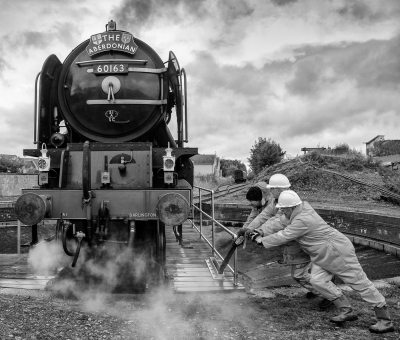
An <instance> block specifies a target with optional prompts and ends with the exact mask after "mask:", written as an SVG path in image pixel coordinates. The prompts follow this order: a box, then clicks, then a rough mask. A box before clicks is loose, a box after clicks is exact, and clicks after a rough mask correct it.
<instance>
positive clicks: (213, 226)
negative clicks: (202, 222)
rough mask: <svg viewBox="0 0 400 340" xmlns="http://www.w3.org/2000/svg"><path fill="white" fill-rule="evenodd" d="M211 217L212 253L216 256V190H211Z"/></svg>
mask: <svg viewBox="0 0 400 340" xmlns="http://www.w3.org/2000/svg"><path fill="white" fill-rule="evenodd" d="M211 218H212V227H211V231H212V254H213V256H215V222H214V221H215V215H214V190H211Z"/></svg>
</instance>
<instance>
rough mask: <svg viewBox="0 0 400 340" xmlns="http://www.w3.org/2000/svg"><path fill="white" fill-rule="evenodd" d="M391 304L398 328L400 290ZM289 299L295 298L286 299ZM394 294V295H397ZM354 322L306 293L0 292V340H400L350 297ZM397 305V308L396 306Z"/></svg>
mask: <svg viewBox="0 0 400 340" xmlns="http://www.w3.org/2000/svg"><path fill="white" fill-rule="evenodd" d="M381 291H382V292H383V293H384V294H385V295H386V296H388V297H390V298H389V299H388V302H390V305H391V312H392V316H393V317H394V320H395V322H396V323H397V324H399V321H400V310H399V309H398V308H399V306H398V303H397V301H398V297H399V296H398V294H399V292H398V291H399V290H398V287H395V288H392V289H390V288H389V289H384V290H381ZM291 292H292V293H293V294H291ZM396 294H397V295H396ZM348 296H349V299H350V300H351V302H352V304H353V305H354V306H355V308H357V311H358V314H359V320H358V321H355V322H351V323H346V324H344V325H342V326H336V325H335V324H332V323H330V322H329V321H328V318H329V317H331V316H332V315H334V314H335V310H334V309H331V310H328V311H326V312H321V311H319V310H318V308H317V303H318V299H311V300H309V299H306V298H305V297H304V290H302V289H299V288H279V289H275V290H268V291H265V294H264V295H263V294H258V295H246V294H244V293H229V294H226V293H225V294H220V293H218V294H185V295H178V294H173V293H172V292H171V290H168V289H165V290H160V291H157V292H155V291H153V292H148V293H147V294H144V295H136V296H129V297H127V296H112V297H110V296H100V295H93V296H87V297H86V298H85V299H82V300H81V301H71V300H63V299H60V298H56V297H53V296H51V295H50V294H45V293H42V294H41V296H37V294H36V293H35V292H32V291H30V292H28V293H27V292H26V291H25V292H24V293H16V292H15V290H14V291H12V292H11V291H8V292H7V290H6V289H3V290H1V291H0V321H1V323H0V338H1V339H19V340H22V339H37V340H47V339H60V340H61V339H71V340H78V339H81V340H84V339H96V340H97V339H138V340H142V339H143V340H151V339H153V340H175V339H184V340H208V339H235V340H236V339H241V340H243V339H246V340H247V339H248V340H256V339H257V340H258V339H259V340H261V339H296V340H298V339H301V340H306V339H307V340H310V339H312V340H325V339H328V340H338V339H343V340H344V339H356V340H365V339H386V340H389V339H390V340H391V339H393V340H394V339H399V332H398V330H396V332H395V333H387V334H384V335H374V334H371V333H370V332H369V331H368V326H369V324H370V322H371V321H372V320H373V312H372V311H371V310H369V309H367V308H366V306H365V303H364V302H361V301H360V299H359V298H358V296H356V295H354V294H353V293H348ZM396 303H397V305H396Z"/></svg>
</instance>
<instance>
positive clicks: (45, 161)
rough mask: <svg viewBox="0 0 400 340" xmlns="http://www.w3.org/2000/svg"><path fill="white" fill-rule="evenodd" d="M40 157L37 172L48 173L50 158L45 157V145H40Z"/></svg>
mask: <svg viewBox="0 0 400 340" xmlns="http://www.w3.org/2000/svg"><path fill="white" fill-rule="evenodd" d="M40 152H41V153H42V156H40V157H39V160H38V166H39V171H49V170H50V157H48V156H47V147H46V144H44V143H43V144H42V150H40Z"/></svg>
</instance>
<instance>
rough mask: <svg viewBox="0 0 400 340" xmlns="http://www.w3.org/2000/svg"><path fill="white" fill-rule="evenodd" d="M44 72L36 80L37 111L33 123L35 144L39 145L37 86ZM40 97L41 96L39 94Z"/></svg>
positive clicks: (36, 98)
mask: <svg viewBox="0 0 400 340" xmlns="http://www.w3.org/2000/svg"><path fill="white" fill-rule="evenodd" d="M41 73H42V72H39V73H38V74H37V76H36V79H35V110H34V117H33V119H34V122H33V144H39V140H38V139H39V134H38V132H37V131H38V124H39V122H38V93H37V90H38V89H37V85H38V81H39V77H40V75H41ZM39 92H40V87H39ZM39 96H40V94H39Z"/></svg>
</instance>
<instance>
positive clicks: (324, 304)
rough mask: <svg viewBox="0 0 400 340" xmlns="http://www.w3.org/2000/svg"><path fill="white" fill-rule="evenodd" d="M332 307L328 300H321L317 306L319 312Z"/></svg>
mask: <svg viewBox="0 0 400 340" xmlns="http://www.w3.org/2000/svg"><path fill="white" fill-rule="evenodd" d="M332 305H333V302H332V301H330V300H328V299H323V300H321V302H320V303H319V304H318V307H319V309H321V310H327V309H328V308H329V307H330V306H332Z"/></svg>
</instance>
